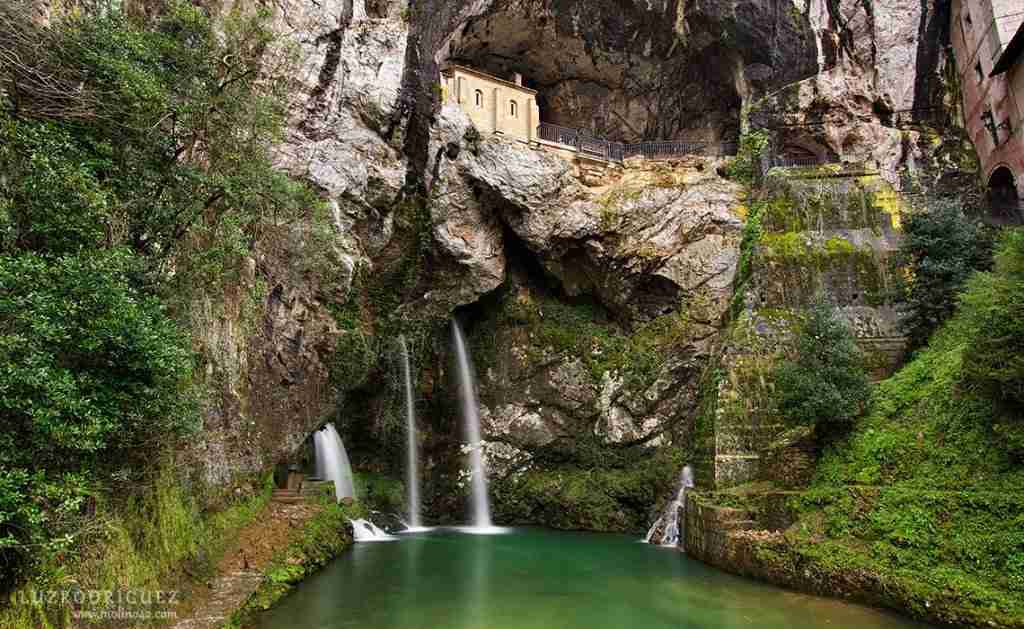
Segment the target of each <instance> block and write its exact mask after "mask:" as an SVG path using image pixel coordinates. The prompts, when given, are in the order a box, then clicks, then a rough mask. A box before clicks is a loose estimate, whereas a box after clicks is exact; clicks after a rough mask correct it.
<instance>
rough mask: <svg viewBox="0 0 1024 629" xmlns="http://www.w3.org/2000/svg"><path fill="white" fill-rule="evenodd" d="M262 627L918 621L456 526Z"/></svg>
mask: <svg viewBox="0 0 1024 629" xmlns="http://www.w3.org/2000/svg"><path fill="white" fill-rule="evenodd" d="M256 626H257V627H260V628H261V629H314V628H315V629H339V628H347V627H359V628H360V629H363V628H373V629H422V628H424V627H444V628H448V627H451V628H455V629H548V628H550V627H560V628H564V629H576V628H579V629H584V628H585V629H605V628H607V629H621V628H623V627H643V628H644V629H679V628H681V627H685V628H686V629H738V628H741V627H742V628H750V627H757V628H758V629H801V628H802V629H824V628H826V627H827V628H833V627H857V628H858V629H861V628H863V629H903V628H910V627H921V626H923V625H918V624H914V623H911V622H909V621H906V620H903V619H900V618H897V617H894V616H891V615H888V614H885V613H882V612H878V611H875V610H870V609H866V608H863V607H858V606H852V605H847V604H844V603H842V602H839V601H832V600H827V599H820V598H816V597H811V596H803V595H798V594H792V593H788V592H785V591H783V590H779V589H777V588H773V587H770V586H767V585H763V584H760V583H756V582H753V581H748V580H745V579H740V578H737V577H733V576H730V575H726V574H723V573H721V572H718V571H716V570H713V569H711V568H708V567H707V566H705V565H703V564H700V563H697V562H694V561H691V560H689V559H687V558H686V557H685V556H683V555H681V554H680V553H678V552H675V551H671V550H667V549H662V548H657V547H653V546H649V545H645V544H636V543H634V542H633V540H632V539H630V538H627V537H624V536H617V535H597V534H582V533H556V532H552V531H546V530H540V529H516V530H515V531H514V532H513V533H512V534H510V535H497V536H488V535H483V536H481V535H463V534H460V533H458V532H455V531H445V530H437V531H433V532H430V533H421V534H415V535H404V536H402V540H401V541H399V542H393V543H390V544H358V545H356V546H355V547H354V548H353V549H352V550H350V551H348V552H347V553H345V554H344V555H342V557H340V558H339V559H338V560H336V561H335V562H333V563H332V564H331V565H330V566H328V567H327V568H326V569H325V570H324V571H323V572H321V573H320V574H319V575H316V576H314V577H313V578H311V579H309V580H308V581H306V582H305V583H303V584H301V585H300V586H299V587H298V588H296V590H295V592H294V593H293V594H291V595H289V596H288V597H287V598H286V599H285V600H284V601H282V603H281V604H280V605H279V606H278V607H277V608H275V609H273V610H271V611H270V612H268V613H266V614H264V615H263V616H262V617H261V618H259V619H257V623H256Z"/></svg>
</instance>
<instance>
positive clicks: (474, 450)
mask: <svg viewBox="0 0 1024 629" xmlns="http://www.w3.org/2000/svg"><path fill="white" fill-rule="evenodd" d="M452 339H453V343H454V346H455V356H456V359H457V361H458V365H457V371H458V376H459V392H460V397H461V399H462V420H463V422H465V426H466V438H467V439H469V447H470V452H469V462H470V467H471V470H472V473H473V478H472V480H471V484H472V487H471V489H472V498H473V514H472V516H473V518H472V524H473V527H474V528H479V529H490V528H492V526H491V505H490V502H489V501H488V499H487V476H486V472H485V469H484V453H483V445H482V444H481V438H480V415H479V406H478V405H477V401H476V386H475V385H476V382H475V378H474V376H473V365H472V363H470V360H469V353H468V352H467V351H466V341H465V339H464V337H463V335H462V330H461V329H460V328H459V323H458V321H455V320H454V319H453V320H452Z"/></svg>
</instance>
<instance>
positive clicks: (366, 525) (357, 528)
mask: <svg viewBox="0 0 1024 629" xmlns="http://www.w3.org/2000/svg"><path fill="white" fill-rule="evenodd" d="M349 522H351V523H352V537H353V538H355V541H357V542H390V541H394V540H396V539H398V538H397V537H394V536H392V535H388V534H387V533H386V532H384V531H382V530H381V529H380V528H378V527H377V525H376V524H374V523H373V522H370V521H369V520H349Z"/></svg>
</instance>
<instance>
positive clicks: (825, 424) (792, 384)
mask: <svg viewBox="0 0 1024 629" xmlns="http://www.w3.org/2000/svg"><path fill="white" fill-rule="evenodd" d="M794 344H795V352H794V354H793V356H792V357H791V358H789V359H787V360H783V361H781V362H780V363H779V364H778V365H777V366H776V368H775V370H774V373H773V381H774V383H775V391H776V393H775V395H776V406H777V410H778V412H779V414H780V415H781V416H782V417H783V418H784V419H785V420H787V421H788V422H791V423H794V424H809V425H811V426H814V427H815V430H816V432H818V433H819V434H823V433H827V432H828V431H831V430H835V429H842V428H845V427H847V426H849V425H850V424H851V423H852V422H853V420H854V419H855V418H856V417H857V416H859V415H860V414H861V413H862V412H863V411H864V408H865V405H866V404H867V401H868V397H869V395H870V392H871V387H870V384H869V382H868V376H867V372H866V370H865V368H864V359H863V356H862V354H861V351H860V349H859V348H858V347H857V344H856V342H855V341H854V339H853V335H852V334H851V333H850V330H849V328H847V326H846V324H845V323H844V322H843V321H842V320H841V319H839V317H838V315H837V313H836V311H835V309H834V308H833V307H832V306H831V305H830V304H829V303H828V302H826V301H825V300H824V299H823V298H820V297H819V298H818V299H817V300H816V301H815V302H814V303H813V304H812V305H811V307H810V309H809V310H808V311H807V313H806V315H805V317H804V320H803V322H802V323H801V325H800V327H799V329H798V330H797V333H796V337H795V339H794Z"/></svg>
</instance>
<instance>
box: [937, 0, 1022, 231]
mask: <svg viewBox="0 0 1024 629" xmlns="http://www.w3.org/2000/svg"><path fill="white" fill-rule="evenodd" d="M951 19H952V21H953V22H952V24H951V27H952V28H951V29H950V38H951V40H952V46H953V54H954V56H955V58H956V64H957V73H958V74H959V77H960V85H961V86H962V93H963V100H964V102H963V105H964V123H965V126H966V128H967V132H968V133H969V134H970V137H971V141H972V142H973V143H974V148H975V150H976V151H977V153H978V158H979V160H980V161H981V170H982V175H983V177H984V179H985V183H986V188H987V192H988V201H989V204H990V217H991V218H992V219H994V220H996V221H1007V222H1021V220H1022V218H1024V213H1022V207H1021V199H1024V0H953V11H952V17H951Z"/></svg>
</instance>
